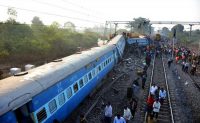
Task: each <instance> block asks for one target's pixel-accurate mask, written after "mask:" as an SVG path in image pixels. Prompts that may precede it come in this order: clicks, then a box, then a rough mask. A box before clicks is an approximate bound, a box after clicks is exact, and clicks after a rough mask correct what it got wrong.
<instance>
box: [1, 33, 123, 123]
mask: <svg viewBox="0 0 200 123" xmlns="http://www.w3.org/2000/svg"><path fill="white" fill-rule="evenodd" d="M124 46H125V41H124V38H123V36H122V35H118V36H116V37H115V38H113V39H112V40H111V41H110V44H108V45H106V46H102V47H95V48H92V49H91V50H88V51H83V52H82V53H81V54H74V55H71V56H68V57H65V58H63V59H61V60H57V61H54V62H51V63H48V64H45V65H43V66H40V67H37V68H35V69H32V70H29V71H28V73H27V74H25V75H24V74H22V75H16V76H12V77H9V78H6V79H4V80H1V81H0V123H17V122H18V123H31V122H34V123H52V122H53V121H54V120H58V121H63V120H64V119H65V118H66V117H67V116H69V115H70V113H71V112H72V111H73V110H74V109H75V108H76V107H77V106H78V105H79V104H80V102H81V101H82V100H83V99H84V98H85V97H86V96H87V95H88V94H89V93H90V92H91V91H92V90H93V89H94V88H95V87H96V85H98V84H99V83H100V81H101V79H102V78H103V77H104V76H105V75H106V74H107V73H108V72H109V71H110V70H111V69H112V68H113V66H114V65H115V64H116V63H117V60H118V59H119V57H121V56H122V55H123V50H124ZM119 50H120V51H119Z"/></svg>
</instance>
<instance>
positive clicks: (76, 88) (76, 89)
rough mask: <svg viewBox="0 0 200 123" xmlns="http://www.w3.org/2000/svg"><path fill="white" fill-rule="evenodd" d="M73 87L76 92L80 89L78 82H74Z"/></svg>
mask: <svg viewBox="0 0 200 123" xmlns="http://www.w3.org/2000/svg"><path fill="white" fill-rule="evenodd" d="M73 89H74V93H76V92H77V91H78V83H76V84H74V86H73Z"/></svg>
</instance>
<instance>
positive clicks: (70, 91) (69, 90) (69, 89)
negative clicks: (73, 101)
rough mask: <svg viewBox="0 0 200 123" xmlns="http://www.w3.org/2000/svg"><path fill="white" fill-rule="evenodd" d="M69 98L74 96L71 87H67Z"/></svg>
mask: <svg viewBox="0 0 200 123" xmlns="http://www.w3.org/2000/svg"><path fill="white" fill-rule="evenodd" d="M66 92H67V98H68V99H69V98H70V97H71V96H72V89H71V87H69V88H67V91H66Z"/></svg>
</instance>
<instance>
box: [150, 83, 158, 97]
mask: <svg viewBox="0 0 200 123" xmlns="http://www.w3.org/2000/svg"><path fill="white" fill-rule="evenodd" d="M157 89H158V87H157V86H156V85H155V84H153V85H152V86H151V88H150V93H151V94H152V95H155V92H156V90H157Z"/></svg>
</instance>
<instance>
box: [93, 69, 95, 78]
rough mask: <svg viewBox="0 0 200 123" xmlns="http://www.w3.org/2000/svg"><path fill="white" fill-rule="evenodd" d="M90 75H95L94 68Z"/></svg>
mask: <svg viewBox="0 0 200 123" xmlns="http://www.w3.org/2000/svg"><path fill="white" fill-rule="evenodd" d="M92 76H93V77H94V76H95V69H93V70H92Z"/></svg>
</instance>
